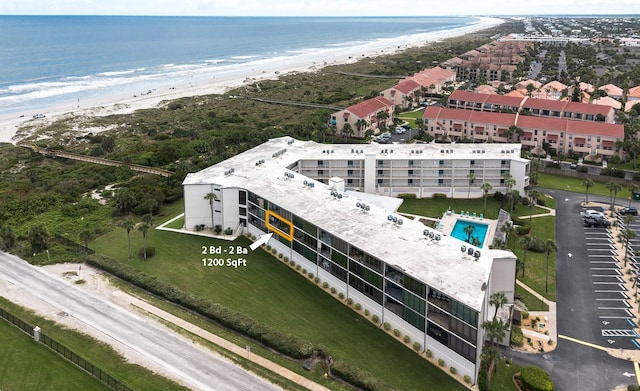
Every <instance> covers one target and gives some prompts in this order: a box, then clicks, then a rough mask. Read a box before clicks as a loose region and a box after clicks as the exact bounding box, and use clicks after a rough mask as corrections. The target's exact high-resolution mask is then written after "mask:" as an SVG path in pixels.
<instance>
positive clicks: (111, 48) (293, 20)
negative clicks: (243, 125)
mask: <svg viewBox="0 0 640 391" xmlns="http://www.w3.org/2000/svg"><path fill="white" fill-rule="evenodd" d="M477 22H478V19H477V18H474V17H343V18H331V17H135V16H0V64H1V67H0V70H1V72H0V114H7V113H14V112H16V113H17V112H23V111H27V110H30V111H34V110H36V111H37V109H39V108H45V107H50V106H53V105H57V104H60V103H64V102H75V101H76V100H77V101H80V100H84V99H88V98H95V97H99V96H105V95H117V94H122V93H125V92H127V93H128V92H130V91H151V90H152V89H154V88H159V87H166V86H170V85H173V84H183V83H188V82H189V80H194V81H195V80H201V79H205V78H210V77H215V76H216V75H228V74H233V72H241V71H243V70H247V69H253V68H260V67H264V66H265V64H269V63H277V62H284V61H292V60H295V58H296V56H309V55H310V54H313V55H314V57H315V58H319V59H324V58H326V59H331V58H333V57H335V56H338V55H340V54H341V53H345V52H346V53H350V52H354V51H355V50H360V49H361V50H362V51H363V52H365V51H369V52H371V51H372V50H371V49H372V48H376V47H385V42H398V41H400V42H403V41H406V42H412V41H416V40H417V38H419V37H420V36H426V35H428V34H429V33H433V32H437V31H442V30H450V29H454V28H459V27H465V26H469V25H472V24H474V23H477ZM386 47H389V44H386Z"/></svg>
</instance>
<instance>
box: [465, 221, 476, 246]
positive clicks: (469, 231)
mask: <svg viewBox="0 0 640 391" xmlns="http://www.w3.org/2000/svg"><path fill="white" fill-rule="evenodd" d="M475 228H476V227H474V226H473V225H467V226H465V227H464V229H463V230H464V233H466V234H467V243H471V234H472V233H473V231H474V230H475Z"/></svg>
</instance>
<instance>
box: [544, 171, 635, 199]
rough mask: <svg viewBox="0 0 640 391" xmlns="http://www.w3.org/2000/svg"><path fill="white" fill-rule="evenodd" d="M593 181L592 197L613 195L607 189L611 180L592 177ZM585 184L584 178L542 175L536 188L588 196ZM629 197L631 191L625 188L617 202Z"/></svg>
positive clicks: (619, 194)
mask: <svg viewBox="0 0 640 391" xmlns="http://www.w3.org/2000/svg"><path fill="white" fill-rule="evenodd" d="M591 179H592V180H593V183H594V184H593V186H591V188H589V194H590V195H591V194H597V195H601V196H606V197H609V196H610V195H611V194H610V193H609V190H607V188H606V187H605V184H606V183H607V182H609V181H610V178H608V177H606V176H592V177H591ZM583 182H584V179H582V178H573V177H568V176H563V175H553V174H545V173H540V178H539V179H538V184H537V185H536V186H537V187H542V188H545V189H557V190H565V191H573V192H576V193H581V194H583V195H585V196H586V193H585V190H586V189H585V187H584V185H583V184H582V183H583ZM629 197H631V192H630V191H629V189H628V187H626V186H623V187H622V190H621V191H619V192H618V194H617V195H616V200H620V201H621V200H628V199H629ZM616 202H618V201H616Z"/></svg>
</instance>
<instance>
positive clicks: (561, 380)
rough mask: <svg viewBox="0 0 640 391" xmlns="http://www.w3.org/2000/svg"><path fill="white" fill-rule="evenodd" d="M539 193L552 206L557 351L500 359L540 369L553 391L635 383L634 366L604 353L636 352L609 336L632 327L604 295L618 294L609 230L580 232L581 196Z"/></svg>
mask: <svg viewBox="0 0 640 391" xmlns="http://www.w3.org/2000/svg"><path fill="white" fill-rule="evenodd" d="M540 190H541V191H543V192H545V193H548V194H550V195H552V196H553V198H554V199H555V201H556V243H557V245H558V251H557V253H556V286H557V294H556V296H557V324H558V341H557V347H556V349H555V350H554V351H552V352H550V353H545V354H524V353H519V352H513V351H509V352H505V354H507V355H509V356H512V357H514V360H515V362H518V363H521V364H532V365H537V366H540V367H541V368H544V369H545V370H546V371H547V372H549V374H550V375H551V378H552V379H553V381H554V383H555V389H557V390H563V391H564V390H567V391H572V390H575V391H582V390H612V389H614V388H615V387H617V386H620V385H629V384H637V383H638V381H637V379H636V378H635V371H634V365H633V363H632V362H631V361H626V360H620V359H617V358H614V357H612V356H610V355H609V354H607V352H606V351H604V349H606V348H618V347H621V348H623V349H635V347H634V345H633V343H632V342H631V338H629V337H626V336H620V335H615V336H613V337H612V336H611V335H609V334H610V333H609V331H610V332H613V331H612V330H623V329H624V330H629V329H631V326H630V325H629V324H628V323H626V319H627V318H629V314H627V313H626V312H624V311H623V310H622V307H623V306H624V304H620V303H621V301H620V300H618V299H619V298H618V297H616V295H619V293H618V292H604V291H608V290H612V291H615V290H620V289H619V284H618V281H617V279H616V273H617V272H615V271H614V268H613V266H612V265H613V264H614V263H613V255H614V253H612V250H611V246H609V244H610V242H609V240H610V239H611V238H610V234H609V235H608V234H607V232H608V230H607V229H606V228H585V227H583V225H582V221H581V218H580V215H579V214H580V210H581V205H580V202H581V201H582V200H583V199H584V194H582V193H571V192H566V191H560V190H545V189H540ZM589 199H590V201H602V202H608V197H598V196H592V195H590V196H589ZM613 240H615V238H614V239H613ZM600 291H603V292H600ZM621 297H622V296H621ZM601 299H616V300H601ZM622 317H624V319H623V318H622ZM625 323H626V324H625ZM607 330H609V331H607ZM608 333H609V334H608ZM611 340H613V343H610V342H609V341H611Z"/></svg>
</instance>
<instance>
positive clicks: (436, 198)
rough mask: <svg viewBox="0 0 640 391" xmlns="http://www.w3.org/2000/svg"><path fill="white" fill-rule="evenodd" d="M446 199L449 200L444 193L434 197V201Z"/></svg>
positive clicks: (436, 194)
mask: <svg viewBox="0 0 640 391" xmlns="http://www.w3.org/2000/svg"><path fill="white" fill-rule="evenodd" d="M445 198H447V195H446V194H443V193H435V194H434V195H433V199H434V200H442V199H445Z"/></svg>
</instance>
